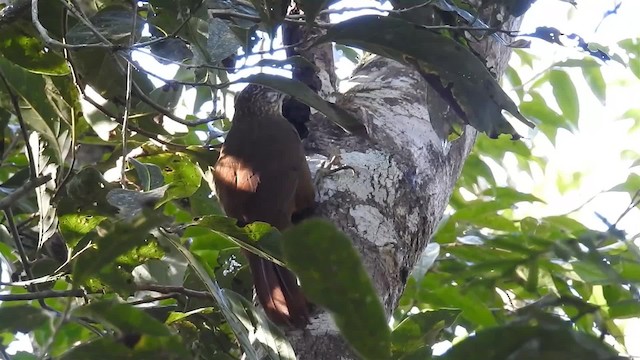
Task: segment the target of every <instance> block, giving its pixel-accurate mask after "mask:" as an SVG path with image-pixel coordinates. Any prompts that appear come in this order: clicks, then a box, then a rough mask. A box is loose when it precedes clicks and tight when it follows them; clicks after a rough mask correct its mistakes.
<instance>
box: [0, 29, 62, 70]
mask: <svg viewBox="0 0 640 360" xmlns="http://www.w3.org/2000/svg"><path fill="white" fill-rule="evenodd" d="M0 54H2V55H3V56H4V57H5V58H6V59H7V60H9V61H11V62H13V63H14V64H17V65H19V66H21V67H23V68H25V69H27V70H29V71H31V72H33V73H36V74H44V75H66V74H68V73H69V67H68V66H67V62H66V61H65V59H64V57H62V56H60V55H59V54H58V53H57V52H55V51H52V50H51V49H48V48H46V46H45V43H44V42H43V41H42V40H41V39H40V36H39V34H38V32H37V31H36V30H35V29H34V28H33V25H32V22H31V20H27V19H22V18H20V19H15V20H14V21H13V22H12V23H11V26H3V27H0Z"/></svg>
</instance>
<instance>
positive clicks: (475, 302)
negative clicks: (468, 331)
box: [421, 285, 496, 327]
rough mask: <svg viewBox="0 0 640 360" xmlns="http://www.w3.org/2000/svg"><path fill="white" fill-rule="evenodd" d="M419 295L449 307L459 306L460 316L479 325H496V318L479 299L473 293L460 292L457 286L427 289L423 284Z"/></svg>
mask: <svg viewBox="0 0 640 360" xmlns="http://www.w3.org/2000/svg"><path fill="white" fill-rule="evenodd" d="M422 288H423V291H421V294H423V295H421V297H422V298H424V299H429V298H432V297H433V298H434V299H437V300H439V302H440V303H441V304H448V306H449V307H456V308H459V309H460V310H461V311H462V313H461V316H462V317H463V318H464V319H466V320H468V321H471V322H473V323H475V324H477V325H479V326H482V327H488V326H494V325H496V319H495V317H494V316H493V314H492V313H491V311H490V310H489V308H487V305H486V303H485V302H484V301H482V300H481V299H479V298H477V297H475V296H474V295H473V294H470V293H465V294H463V293H462V292H461V289H460V288H459V287H453V286H448V287H444V288H440V289H427V286H426V285H423V287H422Z"/></svg>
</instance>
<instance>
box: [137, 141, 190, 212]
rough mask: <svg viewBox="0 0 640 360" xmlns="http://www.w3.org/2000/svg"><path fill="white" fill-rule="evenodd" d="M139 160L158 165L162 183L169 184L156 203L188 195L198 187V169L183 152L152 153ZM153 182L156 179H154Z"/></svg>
mask: <svg viewBox="0 0 640 360" xmlns="http://www.w3.org/2000/svg"><path fill="white" fill-rule="evenodd" d="M140 160H142V162H144V163H148V164H153V165H156V166H158V167H159V168H160V169H161V170H162V175H163V177H164V183H165V184H168V185H169V188H168V189H167V191H166V192H165V194H164V198H163V200H162V201H161V202H160V204H158V205H161V204H164V203H166V202H167V201H169V200H173V199H181V198H185V197H189V196H191V195H193V193H195V192H196V190H198V188H199V187H200V181H201V179H202V175H201V172H200V169H199V168H198V166H197V165H195V164H194V163H193V162H191V159H190V158H189V157H188V156H186V155H184V154H181V153H175V154H160V155H152V156H146V157H144V158H141V159H140ZM154 183H157V181H155V180H154Z"/></svg>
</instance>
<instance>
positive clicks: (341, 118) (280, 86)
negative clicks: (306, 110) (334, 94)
mask: <svg viewBox="0 0 640 360" xmlns="http://www.w3.org/2000/svg"><path fill="white" fill-rule="evenodd" d="M240 81H243V82H249V83H255V84H260V85H264V86H268V87H270V88H273V89H275V90H278V91H281V92H283V93H285V94H287V95H290V96H293V97H295V98H296V99H298V100H300V102H303V103H305V104H307V105H309V106H311V107H313V108H315V109H316V110H318V111H320V112H321V113H323V114H324V115H326V116H327V118H329V120H331V121H333V122H334V123H336V124H337V125H338V126H340V127H341V128H343V129H344V130H345V131H347V132H350V133H355V134H364V132H365V129H364V125H362V123H360V122H359V121H358V120H357V119H355V118H354V117H353V116H352V115H351V114H349V113H347V112H346V111H344V110H342V109H341V108H340V107H338V106H336V105H335V104H333V103H330V102H328V101H326V100H324V99H322V98H321V97H320V96H319V95H318V94H316V93H315V92H314V91H313V90H311V89H310V88H309V87H308V86H307V85H305V84H304V83H302V82H300V81H298V80H295V79H287V78H285V77H282V76H276V75H269V74H256V75H250V76H248V77H246V78H243V79H241V80H240Z"/></svg>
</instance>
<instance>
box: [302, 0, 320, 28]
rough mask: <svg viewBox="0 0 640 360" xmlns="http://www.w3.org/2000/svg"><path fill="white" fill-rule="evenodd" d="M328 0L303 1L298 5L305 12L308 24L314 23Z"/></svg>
mask: <svg viewBox="0 0 640 360" xmlns="http://www.w3.org/2000/svg"><path fill="white" fill-rule="evenodd" d="M327 2H328V0H301V1H297V2H296V3H297V4H298V5H299V6H300V8H301V9H302V11H304V16H305V17H306V20H307V22H308V23H313V21H314V19H315V18H316V16H318V13H320V10H322V9H324V7H325V6H326V4H327Z"/></svg>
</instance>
